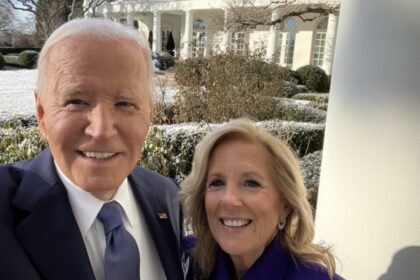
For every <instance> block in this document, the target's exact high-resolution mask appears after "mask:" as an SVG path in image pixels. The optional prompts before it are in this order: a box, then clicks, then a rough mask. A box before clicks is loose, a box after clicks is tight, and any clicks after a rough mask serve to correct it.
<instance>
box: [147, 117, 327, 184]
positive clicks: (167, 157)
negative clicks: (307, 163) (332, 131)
mask: <svg viewBox="0 0 420 280" xmlns="http://www.w3.org/2000/svg"><path fill="white" fill-rule="evenodd" d="M220 125H221V124H206V123H189V124H178V125H159V126H153V127H152V128H151V130H150V132H149V135H148V137H147V139H146V143H145V145H144V148H143V152H142V160H141V161H140V162H139V164H140V165H141V166H144V167H147V168H149V169H152V170H156V171H157V172H159V173H161V174H164V175H166V176H170V177H172V178H175V179H177V180H178V181H180V180H181V179H182V178H184V177H185V175H187V174H189V172H190V170H191V162H192V159H193V156H194V149H195V146H196V145H197V143H198V142H199V141H200V140H201V139H202V138H203V137H204V136H205V135H206V134H207V133H208V132H210V131H211V130H213V129H214V128H216V127H218V126H220ZM258 125H260V126H262V127H263V128H265V129H266V130H267V131H269V132H270V133H272V134H273V135H275V136H277V137H280V138H282V139H284V140H286V141H287V142H288V143H289V145H290V146H291V147H292V148H293V149H294V150H295V151H296V154H297V155H298V156H299V157H301V156H304V155H306V154H308V153H312V152H314V151H317V150H320V149H322V144H323V140H324V125H321V124H305V123H297V122H283V121H279V120H277V121H276V120H274V121H273V120H272V121H264V122H259V123H258Z"/></svg>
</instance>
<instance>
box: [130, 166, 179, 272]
mask: <svg viewBox="0 0 420 280" xmlns="http://www.w3.org/2000/svg"><path fill="white" fill-rule="evenodd" d="M130 182H131V184H132V187H133V191H134V194H135V196H136V199H137V201H138V202H139V204H140V208H141V210H142V212H143V215H144V217H145V219H146V222H147V225H148V227H149V231H150V233H151V235H152V237H153V241H154V244H155V246H156V249H157V251H158V254H159V258H160V261H161V263H162V266H163V269H164V271H165V275H166V278H167V279H168V280H170V279H183V277H182V275H183V272H182V268H181V260H180V259H181V256H180V248H179V246H178V244H179V240H177V238H176V234H175V232H174V229H173V227H172V223H171V219H173V217H170V216H169V215H170V212H171V211H169V209H168V207H167V205H165V204H164V203H162V199H161V198H159V196H158V194H157V193H156V189H157V188H156V186H155V185H154V184H156V182H153V180H151V178H149V177H148V176H145V174H143V173H142V172H141V171H139V170H138V169H137V170H135V172H133V173H132V175H131V176H130Z"/></svg>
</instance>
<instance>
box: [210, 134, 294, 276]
mask: <svg viewBox="0 0 420 280" xmlns="http://www.w3.org/2000/svg"><path fill="white" fill-rule="evenodd" d="M270 163H271V160H270V155H269V153H268V151H267V150H266V148H264V147H263V146H262V145H260V144H257V143H253V142H251V141H249V140H246V139H241V138H233V139H228V140H226V141H224V142H222V143H220V144H219V145H218V146H217V147H216V148H215V149H214V151H213V153H212V154H211V156H210V160H209V166H208V171H207V181H206V193H205V208H206V213H207V222H208V224H209V227H210V231H211V233H212V235H213V237H214V238H215V240H216V242H217V243H218V244H219V245H220V247H221V248H222V249H223V250H224V251H225V252H226V253H228V254H229V255H230V256H231V258H232V260H233V262H234V264H235V266H238V265H240V266H245V267H246V268H249V267H250V266H251V265H252V264H253V263H254V262H255V261H256V260H257V259H258V257H259V256H260V255H261V254H262V253H263V251H264V249H265V247H266V246H267V245H268V244H269V243H270V241H271V240H273V238H274V237H275V235H276V233H277V223H278V221H279V220H282V219H285V218H286V217H287V214H288V213H289V207H288V206H287V204H286V203H285V200H284V199H283V198H282V196H281V194H280V192H279V190H278V188H277V186H276V185H275V184H274V181H273V179H272V176H271V174H270V170H271V168H270Z"/></svg>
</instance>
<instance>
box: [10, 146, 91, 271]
mask: <svg viewBox="0 0 420 280" xmlns="http://www.w3.org/2000/svg"><path fill="white" fill-rule="evenodd" d="M12 203H13V205H14V206H15V207H16V208H18V209H20V210H21V211H23V212H24V213H27V215H26V217H25V218H23V219H22V220H21V221H20V223H18V224H17V226H16V235H17V237H18V239H19V240H20V242H21V244H22V247H23V248H24V249H25V251H26V253H27V255H28V256H29V258H30V259H31V261H32V262H33V263H34V265H35V267H36V268H37V270H38V272H39V273H40V274H41V276H42V278H45V279H94V275H93V272H92V269H91V266H90V261H89V257H88V255H87V252H86V249H85V245H84V242H83V239H82V236H81V234H80V231H79V227H78V225H77V222H76V220H75V218H74V215H73V212H72V209H71V206H70V203H69V201H68V198H67V193H66V191H65V188H64V186H63V185H62V183H61V181H60V180H59V179H58V176H57V173H56V170H55V166H54V164H53V160H52V157H51V154H50V152H49V150H46V151H44V152H43V153H42V154H41V155H40V156H39V157H37V158H36V159H34V160H33V161H31V162H30V164H29V166H28V167H27V169H26V170H25V171H24V175H23V179H22V182H21V184H20V186H19V190H18V192H17V193H16V195H15V197H14V199H13V202H12Z"/></svg>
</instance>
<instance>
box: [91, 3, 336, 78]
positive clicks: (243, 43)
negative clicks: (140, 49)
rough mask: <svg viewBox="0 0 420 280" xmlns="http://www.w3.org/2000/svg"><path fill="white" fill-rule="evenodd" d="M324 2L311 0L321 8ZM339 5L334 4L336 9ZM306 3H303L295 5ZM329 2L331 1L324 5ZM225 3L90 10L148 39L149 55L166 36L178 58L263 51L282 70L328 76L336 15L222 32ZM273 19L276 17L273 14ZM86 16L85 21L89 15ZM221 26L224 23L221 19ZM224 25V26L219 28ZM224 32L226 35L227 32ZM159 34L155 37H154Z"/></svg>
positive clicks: (107, 6)
mask: <svg viewBox="0 0 420 280" xmlns="http://www.w3.org/2000/svg"><path fill="white" fill-rule="evenodd" d="M320 1H323V0H313V2H314V3H318V4H319V3H320ZM337 1H338V0H336V1H335V2H334V3H335V4H337V3H338V2H337ZM252 2H253V6H252V7H248V8H246V9H256V8H257V7H264V6H266V5H267V4H268V3H270V1H269V0H256V1H252ZM299 2H305V3H308V2H311V1H308V0H301V1H299V0H298V1H295V2H294V3H299ZM328 2H329V3H331V1H328ZM229 3H230V2H229V0H211V1H210V0H137V1H129V0H119V1H113V2H111V3H106V4H104V5H102V6H100V7H97V8H96V9H95V13H94V14H95V16H100V17H105V18H109V19H112V20H114V21H118V22H122V23H125V24H127V25H129V26H132V27H133V28H136V29H138V30H139V32H143V33H144V35H145V36H146V38H147V37H149V38H151V37H153V43H152V50H153V51H154V52H159V51H164V50H166V43H167V40H168V36H169V33H170V32H172V35H173V38H174V40H175V53H176V56H178V57H179V58H181V59H185V58H189V57H197V56H205V55H207V54H208V53H209V52H223V51H226V50H227V49H229V50H231V51H234V52H244V51H245V50H247V49H248V50H249V51H251V52H252V51H263V53H264V55H265V56H266V57H267V59H268V60H273V61H275V62H277V63H278V64H279V65H281V66H285V67H290V68H292V69H297V68H299V67H301V66H304V65H308V64H313V65H318V66H320V67H322V68H323V69H324V70H325V71H326V72H327V73H328V74H330V73H331V65H332V60H333V51H334V42H335V34H336V29H337V15H336V14H330V15H328V16H321V17H317V18H316V19H315V20H313V21H306V22H305V21H302V20H301V19H300V18H298V17H290V18H287V19H286V20H285V21H283V23H282V24H281V25H279V24H277V25H275V26H271V27H270V26H268V25H267V26H257V27H255V28H251V29H248V30H236V31H235V30H232V29H227V28H225V27H226V21H225V23H224V24H223V23H215V22H216V21H217V20H216V19H217V18H222V19H223V18H225V19H227V18H228V15H229V12H230V11H231V7H232V6H231V5H229ZM270 12H272V20H276V19H277V17H278V11H276V10H273V11H270ZM92 15H93V11H89V12H88V13H87V16H92ZM222 21H223V20H222ZM223 25H224V26H223ZM226 29H227V30H226ZM154 34H159V36H154Z"/></svg>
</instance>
